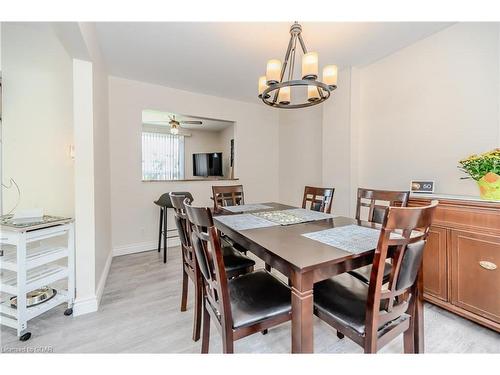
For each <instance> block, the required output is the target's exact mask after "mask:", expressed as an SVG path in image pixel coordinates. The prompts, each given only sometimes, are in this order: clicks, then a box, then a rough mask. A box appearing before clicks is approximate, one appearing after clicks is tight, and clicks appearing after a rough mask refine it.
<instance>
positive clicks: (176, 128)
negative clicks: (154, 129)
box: [151, 115, 203, 135]
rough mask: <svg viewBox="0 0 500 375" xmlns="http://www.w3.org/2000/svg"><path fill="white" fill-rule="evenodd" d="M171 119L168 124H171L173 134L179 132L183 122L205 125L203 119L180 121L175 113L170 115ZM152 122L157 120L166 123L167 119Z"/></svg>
mask: <svg viewBox="0 0 500 375" xmlns="http://www.w3.org/2000/svg"><path fill="white" fill-rule="evenodd" d="M169 119H170V121H169V122H168V124H169V125H170V133H171V134H174V135H176V134H179V128H180V127H181V125H182V124H189V125H203V122H201V121H179V120H176V119H175V115H172V116H169ZM151 122H157V123H165V121H151Z"/></svg>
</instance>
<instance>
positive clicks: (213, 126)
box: [142, 109, 234, 132]
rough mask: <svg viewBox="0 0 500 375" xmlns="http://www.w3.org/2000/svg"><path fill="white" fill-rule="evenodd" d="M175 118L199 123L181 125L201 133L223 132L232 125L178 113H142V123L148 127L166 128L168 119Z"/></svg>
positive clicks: (183, 127)
mask: <svg viewBox="0 0 500 375" xmlns="http://www.w3.org/2000/svg"><path fill="white" fill-rule="evenodd" d="M173 116H175V119H176V120H177V121H180V122H182V121H201V122H202V124H201V125H194V124H182V123H181V128H182V129H190V130H203V131H212V132H218V131H221V130H224V129H225V128H227V127H228V126H231V125H233V124H234V123H233V122H231V121H225V120H216V119H209V118H205V117H195V116H187V115H182V114H179V113H171V112H161V111H155V110H150V109H146V110H143V111H142V123H143V124H148V125H156V126H168V127H170V124H169V121H170V118H172V117H173Z"/></svg>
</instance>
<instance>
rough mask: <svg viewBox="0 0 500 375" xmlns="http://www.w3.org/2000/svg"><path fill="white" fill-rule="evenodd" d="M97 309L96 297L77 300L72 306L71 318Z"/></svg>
mask: <svg viewBox="0 0 500 375" xmlns="http://www.w3.org/2000/svg"><path fill="white" fill-rule="evenodd" d="M98 307H99V303H98V301H97V297H96V296H90V297H86V298H83V299H79V298H77V299H76V300H75V303H74V305H73V316H79V315H84V314H89V313H93V312H96V311H97V309H98Z"/></svg>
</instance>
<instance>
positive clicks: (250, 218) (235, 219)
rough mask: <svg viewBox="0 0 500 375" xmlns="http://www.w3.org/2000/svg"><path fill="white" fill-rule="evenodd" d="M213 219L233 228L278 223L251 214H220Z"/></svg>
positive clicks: (256, 226)
mask: <svg viewBox="0 0 500 375" xmlns="http://www.w3.org/2000/svg"><path fill="white" fill-rule="evenodd" d="M214 220H217V221H219V222H221V223H222V224H224V225H226V226H228V227H229V228H231V229H234V230H245V229H256V228H266V227H272V226H276V225H279V224H276V223H273V222H272V221H269V220H266V219H263V218H261V217H257V216H255V215H252V214H240V215H222V216H216V217H214Z"/></svg>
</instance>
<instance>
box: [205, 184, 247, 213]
mask: <svg viewBox="0 0 500 375" xmlns="http://www.w3.org/2000/svg"><path fill="white" fill-rule="evenodd" d="M212 199H213V200H214V209H215V210H216V211H217V210H218V209H219V208H220V207H226V206H239V205H242V204H245V195H244V193H243V185H230V186H212Z"/></svg>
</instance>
